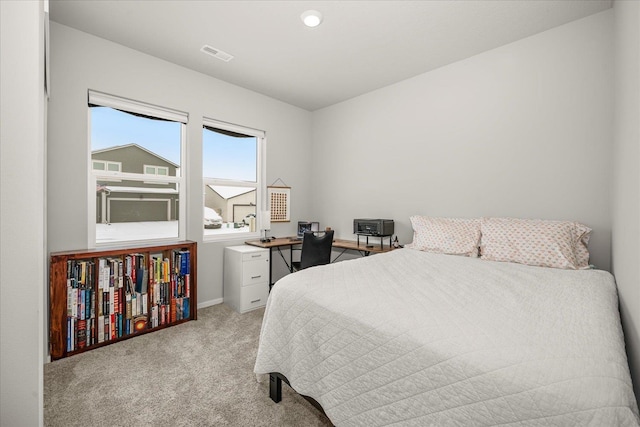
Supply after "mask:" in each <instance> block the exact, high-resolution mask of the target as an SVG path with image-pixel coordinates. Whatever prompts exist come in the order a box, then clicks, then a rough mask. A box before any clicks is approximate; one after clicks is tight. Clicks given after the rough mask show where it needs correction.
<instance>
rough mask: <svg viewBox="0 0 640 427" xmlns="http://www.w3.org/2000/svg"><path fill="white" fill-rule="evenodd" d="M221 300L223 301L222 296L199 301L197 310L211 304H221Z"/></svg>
mask: <svg viewBox="0 0 640 427" xmlns="http://www.w3.org/2000/svg"><path fill="white" fill-rule="evenodd" d="M223 301H224V299H223V298H216V299H212V300H209V301H203V302H199V303H198V310H200V309H201V308H205V307H211V306H212V305H218V304H222V302H223Z"/></svg>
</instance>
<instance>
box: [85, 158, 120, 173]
mask: <svg viewBox="0 0 640 427" xmlns="http://www.w3.org/2000/svg"><path fill="white" fill-rule="evenodd" d="M92 163H93V170H95V171H109V172H121V171H122V163H120V162H108V161H105V160H92Z"/></svg>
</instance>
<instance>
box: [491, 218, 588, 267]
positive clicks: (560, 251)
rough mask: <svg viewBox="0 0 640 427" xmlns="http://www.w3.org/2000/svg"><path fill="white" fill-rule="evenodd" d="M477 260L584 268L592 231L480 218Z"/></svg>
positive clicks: (565, 223)
mask: <svg viewBox="0 0 640 427" xmlns="http://www.w3.org/2000/svg"><path fill="white" fill-rule="evenodd" d="M481 231H482V237H481V239H480V257H481V258H483V259H487V260H491V261H508V262H516V263H520V264H527V265H535V266H541V267H554V268H565V269H579V268H587V267H588V264H589V252H588V250H587V243H588V242H589V235H590V233H591V229H590V228H588V227H586V226H584V225H582V224H579V223H576V222H570V221H548V220H537V219H516V218H483V219H482V221H481Z"/></svg>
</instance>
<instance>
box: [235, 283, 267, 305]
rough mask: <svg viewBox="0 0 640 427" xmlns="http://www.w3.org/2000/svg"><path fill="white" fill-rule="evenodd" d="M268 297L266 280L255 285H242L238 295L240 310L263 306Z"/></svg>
mask: <svg viewBox="0 0 640 427" xmlns="http://www.w3.org/2000/svg"><path fill="white" fill-rule="evenodd" d="M268 297H269V284H268V283H267V282H264V283H258V284H257V285H251V286H244V287H243V288H242V291H241V296H240V312H241V313H244V312H245V311H249V310H253V309H256V308H259V307H264V306H265V305H266V304H267V298H268Z"/></svg>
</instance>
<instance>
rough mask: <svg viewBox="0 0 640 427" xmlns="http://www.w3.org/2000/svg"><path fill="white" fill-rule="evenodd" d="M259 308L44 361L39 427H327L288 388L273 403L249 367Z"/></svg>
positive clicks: (210, 310) (220, 312)
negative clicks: (42, 400)
mask: <svg viewBox="0 0 640 427" xmlns="http://www.w3.org/2000/svg"><path fill="white" fill-rule="evenodd" d="M263 314H264V309H259V310H255V311H252V312H250V313H246V314H243V315H241V314H238V313H236V312H235V311H233V310H232V309H230V308H229V307H228V306H226V305H224V304H220V305H216V306H212V307H207V308H204V309H201V310H198V320H197V321H193V322H187V323H184V324H182V325H178V326H174V327H170V328H167V329H164V330H161V331H157V332H153V333H149V334H146V335H142V336H139V337H135V338H132V339H129V340H126V341H122V342H119V343H116V344H112V345H109V346H105V347H102V348H99V349H95V350H92V351H88V352H85V353H82V354H79V355H76V356H72V357H68V358H66V359H62V360H58V361H55V362H52V363H48V364H46V365H45V367H44V424H45V426H51V427H54V426H65V427H67V426H92V427H98V426H132V425H135V426H151V425H153V426H157V425H163V426H267V425H269V426H326V425H331V423H330V421H329V420H328V419H327V418H326V417H325V416H324V415H323V414H322V413H320V412H319V411H318V410H317V409H316V408H314V407H313V406H312V405H311V404H310V403H308V402H307V401H306V400H304V399H303V398H302V397H300V396H298V395H297V394H295V393H294V392H293V391H292V390H291V389H290V388H289V387H288V386H287V385H285V384H283V386H282V401H281V402H280V403H278V404H276V403H273V401H272V400H271V399H270V398H269V395H268V387H269V381H268V378H267V377H266V376H265V377H264V378H261V381H260V382H258V381H257V379H256V375H255V374H254V373H253V365H254V362H255V358H256V352H257V349H258V337H259V334H260V325H261V323H262V316H263Z"/></svg>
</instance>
